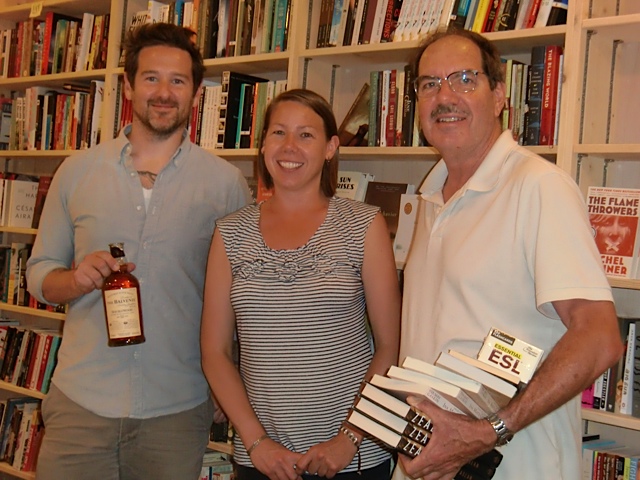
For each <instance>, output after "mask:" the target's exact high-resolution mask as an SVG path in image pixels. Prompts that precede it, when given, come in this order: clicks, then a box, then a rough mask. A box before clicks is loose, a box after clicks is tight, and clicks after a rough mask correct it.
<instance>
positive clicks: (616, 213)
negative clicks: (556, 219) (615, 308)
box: [587, 186, 640, 278]
mask: <svg viewBox="0 0 640 480" xmlns="http://www.w3.org/2000/svg"><path fill="white" fill-rule="evenodd" d="M587 208H588V213H589V221H590V222H591V227H592V229H593V235H594V237H595V241H596V245H597V247H598V251H599V252H600V256H601V258H602V265H603V267H604V270H605V273H606V274H607V276H609V277H614V278H616V277H617V278H640V232H639V231H638V228H639V227H640V189H637V188H615V187H599V186H590V187H589V189H588V192H587Z"/></svg>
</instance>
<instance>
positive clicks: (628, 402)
mask: <svg viewBox="0 0 640 480" xmlns="http://www.w3.org/2000/svg"><path fill="white" fill-rule="evenodd" d="M638 327H640V321H639V322H635V321H631V322H628V329H627V332H628V333H627V339H626V340H627V341H626V348H625V355H624V366H623V370H622V393H621V395H620V413H622V414H624V415H632V414H633V384H634V382H635V381H637V379H636V378H635V376H636V375H635V373H636V372H635V371H634V358H635V357H634V352H635V351H636V349H637V348H638V344H637V343H636V342H637V339H638V333H637V332H636V329H637V328H638Z"/></svg>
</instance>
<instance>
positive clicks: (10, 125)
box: [0, 80, 104, 150]
mask: <svg viewBox="0 0 640 480" xmlns="http://www.w3.org/2000/svg"><path fill="white" fill-rule="evenodd" d="M103 99H104V81H102V80H91V81H90V82H89V83H88V84H86V85H85V84H66V85H65V86H64V88H61V89H55V88H48V87H41V86H33V87H28V88H26V89H25V92H24V95H15V97H14V98H8V97H4V98H0V105H1V107H2V113H1V115H2V119H1V121H0V122H1V123H0V150H80V149H85V148H89V147H92V146H94V145H97V144H98V142H99V141H100V116H101V111H102V102H103Z"/></svg>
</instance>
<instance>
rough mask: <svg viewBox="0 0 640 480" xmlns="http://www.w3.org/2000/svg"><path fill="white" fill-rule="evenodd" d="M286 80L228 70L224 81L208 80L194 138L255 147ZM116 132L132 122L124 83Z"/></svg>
mask: <svg viewBox="0 0 640 480" xmlns="http://www.w3.org/2000/svg"><path fill="white" fill-rule="evenodd" d="M286 88H287V82H286V80H267V79H265V78H260V77H255V76H253V75H245V74H241V73H237V72H231V71H225V72H223V73H222V77H221V82H220V83H217V82H213V81H209V80H205V82H204V85H203V88H202V92H201V94H200V99H199V102H198V104H197V105H196V106H195V107H193V109H192V112H191V120H190V122H189V133H190V136H191V140H192V141H193V142H194V143H195V144H197V145H200V146H201V147H203V148H208V149H216V148H218V149H220V148H231V149H234V148H255V147H257V146H258V145H259V142H260V134H261V133H262V121H263V119H264V113H265V110H266V108H267V105H268V104H269V102H270V101H271V99H272V98H273V97H275V96H276V95H278V94H279V93H280V92H282V91H284V90H286ZM118 95H119V102H118V110H117V112H116V118H117V119H118V121H117V125H116V132H117V131H120V129H121V128H122V127H124V126H125V125H126V124H128V123H130V122H131V119H132V118H133V111H132V106H131V102H130V101H129V100H127V99H126V98H125V97H124V89H123V88H122V86H121V85H120V88H119V92H118Z"/></svg>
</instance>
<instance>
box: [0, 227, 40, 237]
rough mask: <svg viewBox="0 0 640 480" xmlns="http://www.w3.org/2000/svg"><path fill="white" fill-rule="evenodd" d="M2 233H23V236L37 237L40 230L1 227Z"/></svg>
mask: <svg viewBox="0 0 640 480" xmlns="http://www.w3.org/2000/svg"><path fill="white" fill-rule="evenodd" d="M0 232H7V233H21V234H23V235H35V234H37V233H38V229H37V228H26V227H0Z"/></svg>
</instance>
